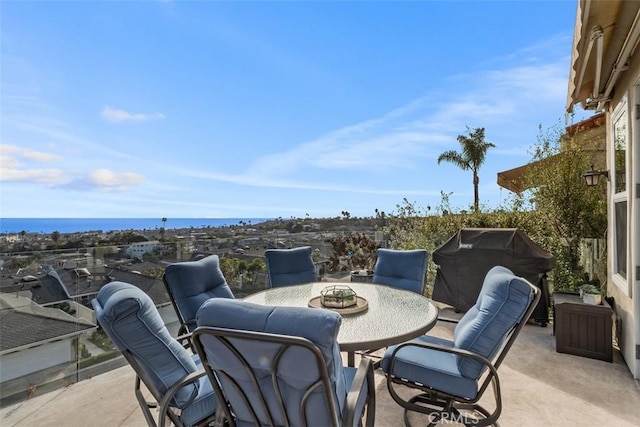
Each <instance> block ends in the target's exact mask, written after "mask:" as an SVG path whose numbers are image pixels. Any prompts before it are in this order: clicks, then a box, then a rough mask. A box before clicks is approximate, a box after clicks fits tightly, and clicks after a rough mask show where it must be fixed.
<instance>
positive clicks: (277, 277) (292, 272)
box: [264, 246, 316, 288]
mask: <svg viewBox="0 0 640 427" xmlns="http://www.w3.org/2000/svg"><path fill="white" fill-rule="evenodd" d="M264 256H265V261H266V264H267V273H268V276H269V285H270V286H271V287H272V288H277V287H280V286H290V285H300V284H302V283H311V282H315V281H316V266H315V265H314V264H313V258H312V257H311V247H310V246H301V247H299V248H293V249H267V250H266V251H265V252H264Z"/></svg>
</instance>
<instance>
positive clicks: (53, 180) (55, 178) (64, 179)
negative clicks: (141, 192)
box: [0, 144, 145, 191]
mask: <svg viewBox="0 0 640 427" xmlns="http://www.w3.org/2000/svg"><path fill="white" fill-rule="evenodd" d="M63 160H64V159H63V158H62V157H61V156H59V155H58V154H54V153H47V152H43V151H35V150H31V149H25V148H21V147H18V146H15V145H9V144H2V145H0V181H4V182H22V183H30V184H38V185H42V186H45V187H64V188H68V189H75V190H96V189H97V190H100V191H127V190H128V189H129V188H130V187H131V186H134V185H140V184H142V183H143V182H144V181H145V179H144V176H143V175H140V174H137V173H133V172H122V173H117V172H113V171H111V170H109V169H97V170H87V171H82V170H80V171H65V170H63V169H62V168H60V167H58V168H41V167H38V166H36V165H34V164H40V163H55V162H62V161H63Z"/></svg>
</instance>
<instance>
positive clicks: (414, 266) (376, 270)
mask: <svg viewBox="0 0 640 427" xmlns="http://www.w3.org/2000/svg"><path fill="white" fill-rule="evenodd" d="M377 253H378V259H377V260H376V264H375V266H374V267H373V280H372V281H373V283H376V284H380V285H387V286H393V287H395V288H400V289H407V290H409V291H413V292H416V293H418V294H423V293H424V281H425V276H426V274H427V265H428V263H429V253H428V252H427V251H426V250H424V249H413V250H394V249H384V248H380V249H378V252H377Z"/></svg>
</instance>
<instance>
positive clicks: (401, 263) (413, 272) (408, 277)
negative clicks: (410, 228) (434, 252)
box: [357, 248, 429, 369]
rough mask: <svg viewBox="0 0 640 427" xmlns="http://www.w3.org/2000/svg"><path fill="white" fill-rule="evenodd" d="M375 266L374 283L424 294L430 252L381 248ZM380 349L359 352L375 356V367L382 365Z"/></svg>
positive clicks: (367, 355)
mask: <svg viewBox="0 0 640 427" xmlns="http://www.w3.org/2000/svg"><path fill="white" fill-rule="evenodd" d="M377 257H378V258H377V260H376V264H375V266H374V267H373V280H372V283H375V284H378V285H387V286H391V287H394V288H398V289H406V290H409V291H412V292H415V293H418V294H420V295H423V294H424V280H425V276H426V274H427V265H428V263H429V253H428V252H427V251H426V250H424V249H413V250H395V249H384V248H379V249H378V250H377ZM379 350H380V349H379V348H374V349H370V350H365V351H359V352H357V353H358V354H360V355H361V356H366V357H373V358H375V359H376V361H375V362H374V364H373V367H374V368H375V369H378V368H379V367H380V359H381V354H380V353H377V354H374V353H376V352H378V351H379Z"/></svg>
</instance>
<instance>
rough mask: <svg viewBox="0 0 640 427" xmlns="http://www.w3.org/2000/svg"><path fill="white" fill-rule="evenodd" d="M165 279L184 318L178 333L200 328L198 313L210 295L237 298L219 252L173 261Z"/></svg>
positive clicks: (174, 302)
mask: <svg viewBox="0 0 640 427" xmlns="http://www.w3.org/2000/svg"><path fill="white" fill-rule="evenodd" d="M163 282H164V285H165V288H166V289H167V293H168V294H169V298H171V302H172V303H173V307H174V308H175V310H176V314H177V315H178V321H179V322H180V329H179V330H178V335H182V334H188V333H189V332H192V331H193V330H194V329H195V328H196V320H195V319H196V313H197V312H198V309H199V308H200V306H201V305H202V303H204V302H205V301H206V300H208V299H209V298H234V296H233V292H231V289H230V288H229V286H228V285H227V281H226V280H225V278H224V276H223V274H222V270H220V259H219V258H218V255H209V256H208V257H205V258H202V259H199V260H197V261H185V262H176V263H173V264H169V265H168V266H167V267H166V268H165V270H164V276H163Z"/></svg>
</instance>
